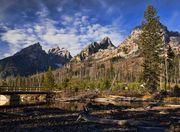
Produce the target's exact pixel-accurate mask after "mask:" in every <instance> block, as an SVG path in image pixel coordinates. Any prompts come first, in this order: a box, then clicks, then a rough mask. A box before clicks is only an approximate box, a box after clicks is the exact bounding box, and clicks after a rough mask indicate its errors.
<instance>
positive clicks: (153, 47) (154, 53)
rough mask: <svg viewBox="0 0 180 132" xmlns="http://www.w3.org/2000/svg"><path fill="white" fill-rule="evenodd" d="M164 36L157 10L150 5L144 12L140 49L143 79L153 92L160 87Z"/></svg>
mask: <svg viewBox="0 0 180 132" xmlns="http://www.w3.org/2000/svg"><path fill="white" fill-rule="evenodd" d="M162 46H163V37H162V29H161V24H160V22H159V17H158V16H157V13H156V10H155V8H154V7H153V6H152V5H149V6H148V7H147V9H146V10H145V13H144V20H143V22H142V34H141V36H140V50H141V53H142V56H143V65H142V66H143V75H142V78H143V81H144V83H145V84H146V88H148V90H149V91H151V92H153V91H155V90H156V89H157V88H158V85H159V76H160V70H161V68H160V63H161V58H160V54H161V52H160V51H161V49H162Z"/></svg>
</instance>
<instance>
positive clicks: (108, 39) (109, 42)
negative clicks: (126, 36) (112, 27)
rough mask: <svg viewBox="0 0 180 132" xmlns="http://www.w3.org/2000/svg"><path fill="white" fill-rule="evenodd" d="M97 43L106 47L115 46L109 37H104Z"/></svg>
mask: <svg viewBox="0 0 180 132" xmlns="http://www.w3.org/2000/svg"><path fill="white" fill-rule="evenodd" d="M99 44H100V45H105V46H106V47H115V46H114V45H113V44H112V42H111V39H110V38H109V37H105V38H104V39H103V40H102V41H101V42H100V43H99Z"/></svg>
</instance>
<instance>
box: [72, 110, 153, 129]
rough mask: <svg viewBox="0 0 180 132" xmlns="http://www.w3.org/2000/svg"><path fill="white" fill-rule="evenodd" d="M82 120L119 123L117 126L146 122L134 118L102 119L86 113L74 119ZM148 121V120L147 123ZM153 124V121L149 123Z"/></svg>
mask: <svg viewBox="0 0 180 132" xmlns="http://www.w3.org/2000/svg"><path fill="white" fill-rule="evenodd" d="M80 120H84V121H86V122H91V123H100V124H112V125H119V126H139V125H145V124H147V122H145V121H137V120H134V119H127V120H114V119H104V118H98V117H94V116H91V115H89V114H87V113H84V112H83V113H81V114H80V115H79V116H78V118H77V120H76V121H80ZM149 123H150V122H148V124H149ZM150 124H151V125H153V124H154V123H150Z"/></svg>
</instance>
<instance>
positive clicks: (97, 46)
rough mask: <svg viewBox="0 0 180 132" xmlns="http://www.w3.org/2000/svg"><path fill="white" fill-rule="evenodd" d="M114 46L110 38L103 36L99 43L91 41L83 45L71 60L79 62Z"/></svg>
mask: <svg viewBox="0 0 180 132" xmlns="http://www.w3.org/2000/svg"><path fill="white" fill-rule="evenodd" d="M114 48H115V46H114V45H113V44H112V42H111V40H110V38H108V37H105V38H104V39H103V40H102V41H101V42H100V43H98V42H93V43H91V44H90V45H88V46H87V47H85V48H84V49H83V50H82V51H81V52H80V53H79V54H78V55H76V56H75V57H74V58H73V59H72V60H71V61H75V62H80V61H83V60H86V59H87V58H88V57H89V56H91V55H93V54H95V53H97V52H99V51H102V50H105V49H114Z"/></svg>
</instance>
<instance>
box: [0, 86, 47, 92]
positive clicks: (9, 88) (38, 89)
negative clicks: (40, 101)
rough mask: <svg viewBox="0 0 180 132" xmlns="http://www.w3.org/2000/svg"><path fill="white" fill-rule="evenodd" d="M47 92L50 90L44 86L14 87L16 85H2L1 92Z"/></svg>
mask: <svg viewBox="0 0 180 132" xmlns="http://www.w3.org/2000/svg"><path fill="white" fill-rule="evenodd" d="M13 91H14V92H47V91H50V90H49V89H47V88H44V87H14V86H0V92H13Z"/></svg>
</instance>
